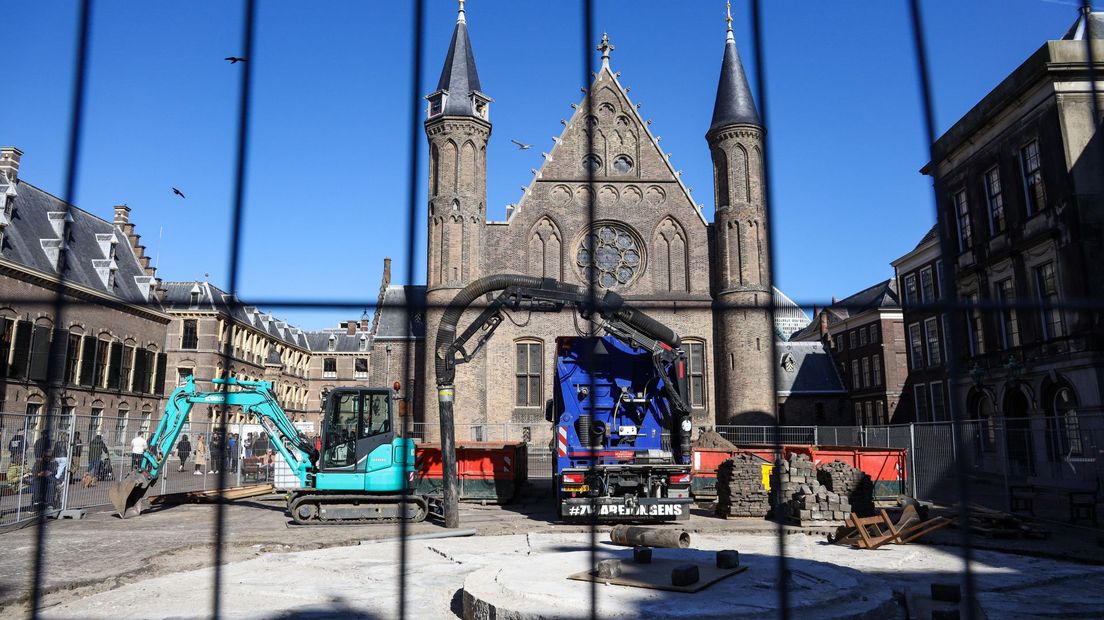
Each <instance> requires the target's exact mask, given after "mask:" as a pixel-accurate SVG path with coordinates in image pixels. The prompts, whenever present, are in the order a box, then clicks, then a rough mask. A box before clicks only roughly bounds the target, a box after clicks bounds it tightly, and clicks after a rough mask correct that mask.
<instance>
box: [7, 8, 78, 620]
mask: <svg viewBox="0 0 1104 620" xmlns="http://www.w3.org/2000/svg"><path fill="white" fill-rule="evenodd" d="M91 4H92V2H91V0H83V1H82V2H81V3H80V5H79V7H78V9H77V44H76V61H75V63H74V75H73V92H72V97H73V99H72V103H71V106H70V110H69V144H68V152H67V154H66V164H65V191H64V193H63V194H62V198H63V199H64V206H63V210H64V211H65V219H66V220H68V219H69V216H70V209H71V205H72V204H73V198H74V195H75V193H76V187H77V171H78V169H79V158H80V140H81V128H82V121H83V119H84V94H85V93H84V91H85V85H86V83H85V76H86V74H87V72H88V54H89V34H90V31H91V18H92V16H91V13H92V6H91ZM68 234H69V223H68V222H66V223H65V224H64V229H63V234H62V238H63V239H64V238H65V237H66V236H67V235H68ZM68 258H69V247H68V244H62V246H61V249H60V251H59V256H58V273H59V274H60V279H59V281H58V287H57V293H56V295H55V296H54V315H53V322H54V326H55V327H56V326H58V325H64V324H65V318H64V317H65V305H66V299H65V294H66V288H67V287H66V269H65V265H66V263H67V262H68ZM57 336H58V334H57V333H56V330H51V341H50V349H49V351H50V353H49V360H48V362H47V371H46V375H47V376H46V384H47V389H46V403H45V407H46V423H45V435H44V437H45V439H46V446H48V448H47V449H49V447H51V446H52V438H51V436H50V434H51V430H52V429H51V428H50V427H51V419H52V417H53V407H54V403H56V402H57V400H58V397H59V389H60V386H61V381H60V380H59V378H60V375H61V374H62V372H63V371H64V368H65V359H64V355H61V368H60V369H59V368H58V367H57V366H58V363H57V362H58V357H59V354H58V348H59V347H64V346H66V345H67V340H68V339H63V338H58V337H57ZM59 341H64V342H59ZM43 458H45V455H43ZM26 464H27V463H26V459H24V461H23V466H24V467H26ZM47 478H48V476H44V477H42V478H41V479H37V478H36V480H35V485H36V486H38V487H39V489H38V490H39V491H40V492H41V493H43V494H45V493H46V492H47V491H48V490H49V480H47ZM37 518H38V526H37V529H36V530H35V557H34V566H33V569H32V570H33V572H32V574H31V610H30V612H31V614H30V615H31V618H32V619H37V618H38V617H39V612H40V607H41V604H42V586H43V579H44V572H45V570H46V512H45V511H44V510H39V511H38V515H37Z"/></svg>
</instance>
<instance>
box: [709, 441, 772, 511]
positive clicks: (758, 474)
mask: <svg viewBox="0 0 1104 620" xmlns="http://www.w3.org/2000/svg"><path fill="white" fill-rule="evenodd" d="M762 465H763V461H762V460H761V459H759V458H757V457H755V456H753V455H751V454H736V455H735V456H733V457H732V458H730V459H728V460H726V461H725V462H723V463H721V466H720V467H719V468H718V469H717V516H718V517H759V518H763V517H765V516H767V513H769V512H770V494H769V492H768V491H767V490H766V489H765V488H764V487H763V468H762Z"/></svg>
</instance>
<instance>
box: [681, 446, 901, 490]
mask: <svg viewBox="0 0 1104 620" xmlns="http://www.w3.org/2000/svg"><path fill="white" fill-rule="evenodd" d="M739 448H740V449H739V452H745V453H750V454H754V455H755V456H758V457H759V458H761V459H763V460H764V461H766V462H768V463H772V462H774V456H775V451H774V446H773V445H761V444H756V445H741V446H739ZM780 448H781V450H782V456H783V458H789V457H790V455H791V454H804V455H805V456H808V457H809V458H810V459H811V460H812V461H813V464H814V465H815V466H816V467H817V468H819V467H820V466H822V465H827V464H828V463H831V462H832V461H843V462H844V463H847V464H848V465H850V466H852V467H856V468H858V469H861V470H862V471H864V472H865V473H866V474H867V475H869V476H870V479H871V480H872V481H874V497H875V499H895V498H896V497H897V496H898V495H900V494H903V493H904V492H905V480H906V479H907V477H908V471H907V463H908V459H907V458H906V455H907V452H908V451H907V450H906V449H905V448H863V447H858V446H811V445H806V444H783V445H782V446H780ZM732 454H733V453H732V452H729V451H727V450H721V449H718V448H694V486H693V489H694V497H695V498H697V497H699V496H700V497H701V498H702V499H711V498H713V497H716V495H717V491H716V486H717V468H718V467H719V466H720V464H721V463H723V462H724V461H725V459H727V458H729V457H730V456H731V455H732ZM699 478H701V481H700V482H699V480H698V479H699Z"/></svg>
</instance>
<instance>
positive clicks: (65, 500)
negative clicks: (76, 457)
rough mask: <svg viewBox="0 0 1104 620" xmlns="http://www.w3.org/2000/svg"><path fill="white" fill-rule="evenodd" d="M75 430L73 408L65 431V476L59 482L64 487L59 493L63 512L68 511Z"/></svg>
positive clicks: (74, 410) (75, 414)
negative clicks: (66, 437)
mask: <svg viewBox="0 0 1104 620" xmlns="http://www.w3.org/2000/svg"><path fill="white" fill-rule="evenodd" d="M76 428H77V408H76V407H74V408H72V409H70V410H69V430H68V431H67V434H68V436H69V441H67V442H66V443H67V444H68V445H67V446H66V450H65V476H64V477H63V478H62V480H61V483H62V484H64V485H65V487H64V490H63V491H62V492H61V509H62V510H63V511H64V510H68V509H69V479H70V478H72V477H73V441H74V437H75V435H74V433H75V432H76V430H75V429H76Z"/></svg>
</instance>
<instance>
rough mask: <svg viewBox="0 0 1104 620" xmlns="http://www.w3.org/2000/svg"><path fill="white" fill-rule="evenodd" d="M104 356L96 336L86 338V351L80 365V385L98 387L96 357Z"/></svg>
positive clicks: (83, 352)
mask: <svg viewBox="0 0 1104 620" xmlns="http://www.w3.org/2000/svg"><path fill="white" fill-rule="evenodd" d="M97 355H102V352H101V351H100V350H99V346H98V341H97V340H96V337H95V336H85V337H84V350H83V351H82V357H81V364H80V384H81V385H83V386H85V387H92V386H97V387H99V386H98V385H97V384H96V379H95V377H96V356H97Z"/></svg>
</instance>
